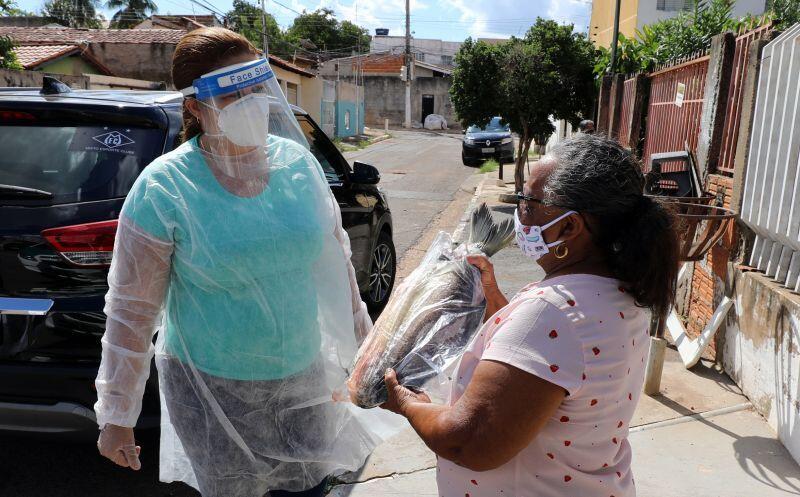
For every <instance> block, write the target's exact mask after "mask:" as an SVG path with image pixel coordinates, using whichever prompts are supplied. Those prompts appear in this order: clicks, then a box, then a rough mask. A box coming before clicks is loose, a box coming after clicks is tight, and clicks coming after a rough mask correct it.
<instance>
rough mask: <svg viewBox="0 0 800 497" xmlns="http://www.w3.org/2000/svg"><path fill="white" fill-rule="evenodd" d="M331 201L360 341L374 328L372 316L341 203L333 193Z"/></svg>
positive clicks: (336, 233)
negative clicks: (363, 295)
mask: <svg viewBox="0 0 800 497" xmlns="http://www.w3.org/2000/svg"><path fill="white" fill-rule="evenodd" d="M331 202H333V206H334V210H335V211H336V212H335V214H336V228H334V232H333V234H334V236H335V237H336V239H337V240H338V241H339V243H341V244H342V251H343V252H344V256H345V260H346V261H347V262H346V264H347V276H348V279H349V280H350V296H351V299H352V303H353V322H354V323H355V334H356V339H357V340H358V343H359V344H360V343H361V342H363V341H364V338H366V336H367V335H368V334H369V332H370V330H371V329H372V318H370V317H369V311H368V310H367V305H366V304H365V303H364V301H363V300H361V292H360V291H359V289H358V279H357V278H356V270H355V268H354V267H353V263H352V261H351V260H350V258H351V257H352V255H353V252H352V250H351V249H350V237H349V236H347V232H346V231H345V230H344V227H343V226H342V213H341V211H340V209H339V203H338V201H337V200H336V197H334V196H333V193H331Z"/></svg>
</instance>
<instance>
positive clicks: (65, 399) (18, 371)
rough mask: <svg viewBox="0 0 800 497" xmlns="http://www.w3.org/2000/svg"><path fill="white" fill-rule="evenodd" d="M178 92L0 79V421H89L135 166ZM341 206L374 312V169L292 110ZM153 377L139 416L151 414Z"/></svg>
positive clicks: (27, 427) (378, 269)
mask: <svg viewBox="0 0 800 497" xmlns="http://www.w3.org/2000/svg"><path fill="white" fill-rule="evenodd" d="M181 98H182V97H181V95H180V94H179V93H174V92H135V91H91V90H85V91H83V90H79V91H69V89H68V88H66V87H64V86H63V85H61V84H60V83H57V82H53V81H50V82H49V84H48V83H46V85H45V88H44V89H43V90H41V92H40V90H38V89H21V88H3V89H0V430H9V431H33V432H45V433H55V432H80V431H85V430H94V429H96V425H95V424H94V412H93V410H92V406H93V405H94V403H95V401H96V391H95V389H94V378H95V376H96V375H97V367H98V365H99V359H100V338H101V336H102V334H103V331H104V328H105V315H104V314H103V304H104V300H103V297H104V295H105V293H106V291H107V286H106V285H107V284H106V278H107V275H108V266H109V263H110V261H111V251H112V248H113V243H114V234H115V230H116V219H117V217H118V215H119V212H120V208H121V207H122V203H123V201H124V200H125V195H126V194H127V193H128V191H129V189H130V187H131V185H132V184H133V182H134V180H135V179H136V177H137V176H138V175H139V173H140V172H141V171H142V169H143V168H144V167H145V166H146V165H147V164H148V163H150V161H152V160H153V159H154V158H156V157H158V156H159V155H161V154H163V153H165V152H168V151H170V150H172V149H173V148H174V147H175V146H177V145H178V143H179V140H178V134H179V132H180V129H181V107H182V101H181ZM293 110H294V113H295V116H296V117H297V120H298V121H299V122H300V125H301V127H302V129H303V131H304V133H305V135H306V137H307V139H308V142H309V144H310V146H311V149H312V151H313V153H314V155H315V156H316V157H317V159H318V160H319V162H320V164H321V165H322V167H323V169H324V171H325V174H326V176H327V177H328V181H329V183H330V187H331V190H332V191H333V192H334V194H335V197H336V199H337V200H338V202H339V206H340V207H341V211H342V220H343V224H344V227H345V229H346V230H347V233H348V234H349V236H350V243H351V246H352V250H353V257H352V261H353V265H354V266H355V268H356V273H357V276H358V281H359V287H360V288H361V290H362V292H363V297H364V300H365V301H366V302H367V304H368V305H369V307H370V309H371V310H372V311H378V310H380V308H381V307H382V306H383V305H384V304H385V303H386V301H387V300H388V298H389V294H390V292H391V290H392V286H393V284H394V272H395V266H396V264H395V251H394V245H393V243H392V219H391V215H390V213H389V207H388V205H387V202H386V198H385V197H384V195H383V194H382V193H381V192H380V190H379V189H378V188H377V187H376V186H375V185H376V184H377V183H378V181H379V179H380V175H379V173H378V170H377V169H375V168H374V167H372V166H369V165H366V164H361V163H358V162H356V163H355V164H354V167H353V169H351V168H350V166H349V165H348V163H347V162H346V161H345V159H344V157H342V155H341V154H340V153H339V151H338V150H337V148H336V147H335V146H334V144H333V143H332V142H331V141H330V140H329V139H328V137H327V136H326V135H325V134H324V133H323V132H322V130H321V129H320V128H319V127H318V126H317V124H316V123H315V122H314V121H313V120H312V119H311V117H309V115H308V114H307V113H306V112H305V111H303V110H302V109H299V108H297V107H294V108H293ZM158 411H159V409H158V388H157V385H156V375H155V374H151V375H150V381H149V383H148V385H147V389H146V392H145V399H144V404H143V410H142V416H141V418H140V422H139V426H140V427H149V426H156V425H157V420H158Z"/></svg>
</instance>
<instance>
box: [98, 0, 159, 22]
mask: <svg viewBox="0 0 800 497" xmlns="http://www.w3.org/2000/svg"><path fill="white" fill-rule="evenodd" d="M106 7H107V8H109V9H119V10H117V11H116V12H115V13H114V15H113V17H111V27H112V28H132V27H134V26H136V25H137V24H139V23H140V22H142V21H144V20H145V19H147V18H148V17H149V16H150V14H153V13H155V12H157V11H158V6H157V5H156V4H155V2H153V0H108V1H107V2H106Z"/></svg>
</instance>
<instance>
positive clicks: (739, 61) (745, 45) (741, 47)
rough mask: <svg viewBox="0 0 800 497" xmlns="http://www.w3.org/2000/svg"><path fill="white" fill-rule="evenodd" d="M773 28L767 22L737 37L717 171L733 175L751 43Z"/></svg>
mask: <svg viewBox="0 0 800 497" xmlns="http://www.w3.org/2000/svg"><path fill="white" fill-rule="evenodd" d="M772 29H773V28H772V25H771V24H767V25H764V26H761V27H759V28H756V29H754V30H752V31H747V32H745V33H742V34H740V35H739V36H738V37H737V38H736V48H735V50H734V54H733V68H732V71H731V80H730V86H729V87H728V88H729V89H728V102H727V107H726V111H725V123H724V127H723V131H722V146H721V148H720V156H719V162H718V163H717V171H718V172H720V173H722V174H726V175H731V176H732V175H733V160H734V156H735V154H736V144H737V142H738V141H739V121H740V119H741V116H742V96H743V93H742V86H743V85H744V80H745V78H746V77H747V66H748V63H749V62H750V56H749V54H750V45H751V44H752V43H753V42H754V41H755V40H759V39H762V38H765V37H766V36H768V35H769V34H770V33H771V32H772Z"/></svg>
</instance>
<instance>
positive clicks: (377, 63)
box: [362, 55, 405, 75]
mask: <svg viewBox="0 0 800 497" xmlns="http://www.w3.org/2000/svg"><path fill="white" fill-rule="evenodd" d="M404 61H405V57H404V56H403V55H375V56H373V57H367V58H365V59H364V61H363V64H362V69H363V71H364V72H365V73H372V74H387V73H391V74H397V75H399V74H400V69H401V68H402V67H403V63H404Z"/></svg>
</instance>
